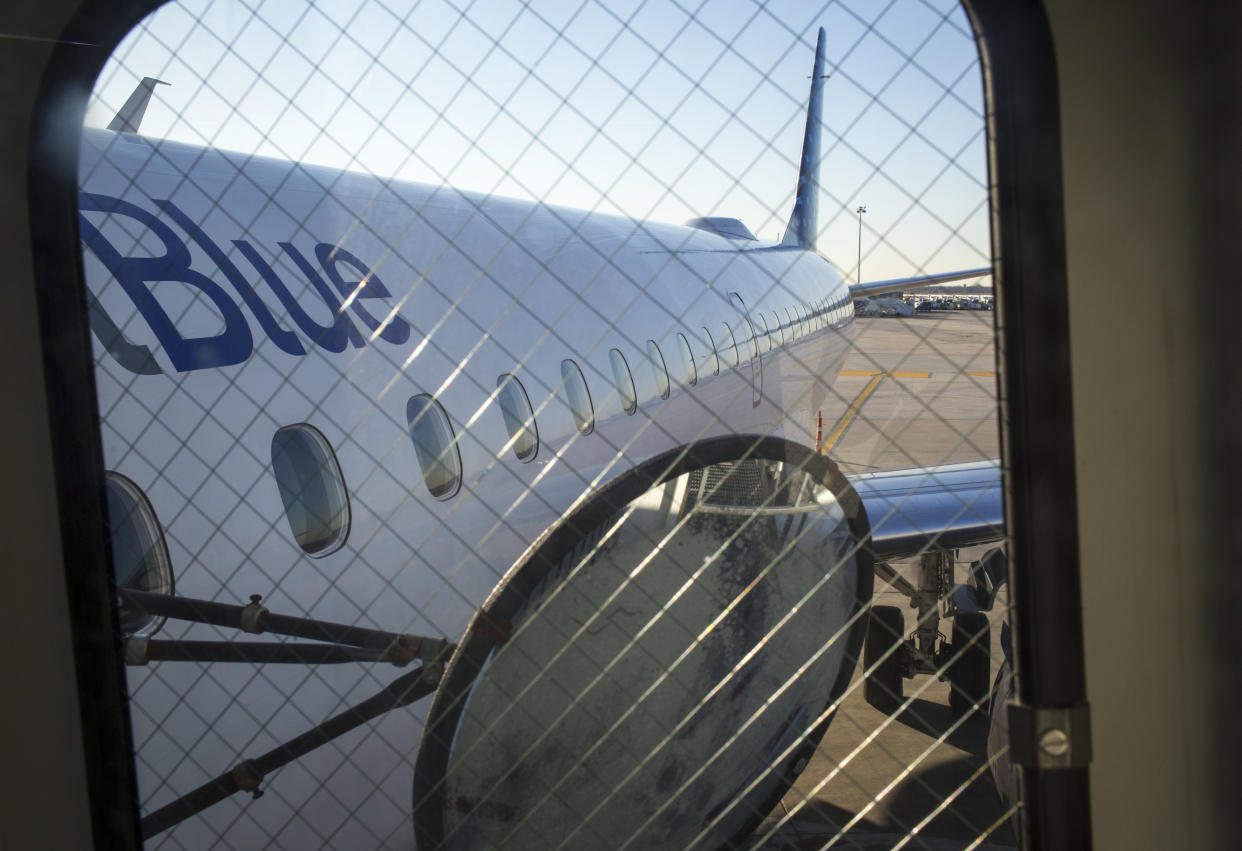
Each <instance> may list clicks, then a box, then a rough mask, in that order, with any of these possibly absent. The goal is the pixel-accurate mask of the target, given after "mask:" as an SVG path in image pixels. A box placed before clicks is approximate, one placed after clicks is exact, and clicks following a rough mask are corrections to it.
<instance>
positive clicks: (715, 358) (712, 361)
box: [703, 326, 720, 375]
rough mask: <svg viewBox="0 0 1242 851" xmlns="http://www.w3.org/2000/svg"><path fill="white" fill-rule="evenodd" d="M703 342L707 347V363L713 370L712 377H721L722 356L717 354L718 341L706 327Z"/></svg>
mask: <svg viewBox="0 0 1242 851" xmlns="http://www.w3.org/2000/svg"><path fill="white" fill-rule="evenodd" d="M703 342H704V343H705V344H706V345H707V363H708V364H709V365H710V366H711V368H712V375H720V355H719V354H718V353H717V352H716V341H715V340H713V339H712V332H711V331H708V330H707V328H706V326H704V328H703Z"/></svg>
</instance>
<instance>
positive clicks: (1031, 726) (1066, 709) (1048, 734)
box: [1008, 702, 1091, 769]
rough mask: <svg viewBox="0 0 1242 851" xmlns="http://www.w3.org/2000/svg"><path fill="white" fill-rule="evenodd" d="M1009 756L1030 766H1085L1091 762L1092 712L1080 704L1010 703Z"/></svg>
mask: <svg viewBox="0 0 1242 851" xmlns="http://www.w3.org/2000/svg"><path fill="white" fill-rule="evenodd" d="M1008 710H1009V757H1010V759H1011V760H1012V761H1013V762H1014V764H1016V765H1022V766H1026V767H1027V768H1037V769H1046V768H1085V767H1086V766H1087V765H1088V764H1089V763H1090V762H1091V713H1090V709H1089V707H1088V705H1087V704H1085V703H1084V704H1080V705H1078V706H1025V705H1023V704H1021V703H1016V702H1015V703H1010V704H1009V706H1008Z"/></svg>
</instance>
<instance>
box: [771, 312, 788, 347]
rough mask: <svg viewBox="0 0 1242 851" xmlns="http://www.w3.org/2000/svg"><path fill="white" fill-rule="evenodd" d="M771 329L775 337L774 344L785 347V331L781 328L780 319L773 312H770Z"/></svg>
mask: <svg viewBox="0 0 1242 851" xmlns="http://www.w3.org/2000/svg"><path fill="white" fill-rule="evenodd" d="M772 328H773V329H775V330H773V332H772V333H773V334H776V335H777V337H776V342H777V343H779V344H780V345H782V346H783V345H785V330H784V329H783V328H782V327H781V318H780V317H779V316H777V315H776V311H775V310H773V311H772Z"/></svg>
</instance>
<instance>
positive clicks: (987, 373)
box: [966, 372, 996, 378]
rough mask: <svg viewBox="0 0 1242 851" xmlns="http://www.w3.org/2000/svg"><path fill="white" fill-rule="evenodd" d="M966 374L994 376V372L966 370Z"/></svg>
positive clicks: (985, 376)
mask: <svg viewBox="0 0 1242 851" xmlns="http://www.w3.org/2000/svg"><path fill="white" fill-rule="evenodd" d="M966 374H967V375H981V376H983V377H984V378H995V377H996V373H995V372H968V373H966Z"/></svg>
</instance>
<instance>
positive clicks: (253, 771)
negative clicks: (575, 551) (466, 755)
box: [142, 665, 439, 839]
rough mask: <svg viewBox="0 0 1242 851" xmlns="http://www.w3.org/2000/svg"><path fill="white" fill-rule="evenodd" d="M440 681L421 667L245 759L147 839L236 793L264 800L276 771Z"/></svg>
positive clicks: (174, 806)
mask: <svg viewBox="0 0 1242 851" xmlns="http://www.w3.org/2000/svg"><path fill="white" fill-rule="evenodd" d="M438 682H439V666H436V665H429V666H427V667H425V668H422V667H420V668H419V669H418V670H415V671H410V672H409V673H408V674H403V675H402V676H400V677H397V679H395V680H393V681H392V682H391V683H389V684H388V686H387V687H385V688H384V689H383V690H382V691H380V692H379V693H378V694H376V695H374V696H373V697H369V698H367V699H366V700H364V701H362V703H359V704H358V705H357V706H354V707H351V708H349V709H346V710H345V711H344V712H341V713H340V714H338V715H334V716H333V717H331V718H329V719H328V720H327V721H324V722H323V723H322V724H320V725H318V726H317V727H313V728H311V729H310V730H307V731H306V732H305V733H303V734H302V735H300V736H298V737H297V738H294V739H291V740H290V741H288V742H286V743H285V744H283V745H278V746H277V747H275V748H273V749H272V750H270V751H268V752H267V753H265V754H263V755H262V756H259V757H256V758H254V759H248V760H243V761H242V762H240V763H238V764H237V765H236V766H234V767H233V768H231V769H229V770H228V771H226V772H225V773H224V774H221V775H220V776H219V777H217V778H215V779H214V780H210V781H208V782H207V783H204V784H203V785H202V786H199V787H198V788H197V789H195V790H194V791H192V792H190V793H189V794H186V795H183V796H182V797H180V798H178V799H177V800H175V801H173V802H172V803H170V804H167V805H166V806H163V807H161V808H160V809H158V810H156V811H155V812H153V813H151V814H150V815H148V816H147V817H146V818H144V819H143V820H142V838H143V839H150V838H151V837H152V836H155V835H156V834H158V833H162V832H163V831H165V830H168V828H170V827H172V826H173V825H175V824H178V823H179V822H182V821H185V820H186V819H187V818H189V817H190V816H193V815H195V814H196V813H200V812H202V811H203V810H205V809H207V808H208V807H210V806H212V805H214V804H217V803H219V802H220V801H223V800H224V799H225V798H227V797H229V796H230V795H232V794H233V793H234V792H240V791H247V792H250V793H252V794H253V796H254V797H256V798H257V797H259V796H260V795H262V794H263V792H262V791H261V790H260V789H259V785H260V784H261V783H262V782H263V778H264V777H265V776H267V775H268V774H270V773H271V772H273V771H275V770H276V769H278V768H281V767H283V766H285V765H287V764H289V763H290V762H293V760H295V759H297V758H298V757H301V756H304V755H306V754H308V753H310V752H311V751H313V750H314V749H315V748H318V747H320V746H321V745H325V744H327V743H328V742H330V741H332V740H333V739H335V738H338V737H339V736H342V735H344V734H345V733H348V732H349V731H350V730H353V729H354V728H355V727H358V726H361V725H362V724H365V723H366V722H368V721H370V720H372V719H373V718H376V717H378V716H380V715H383V714H384V713H385V712H388V711H389V710H392V709H397V708H398V707H401V706H405V705H407V704H410V703H413V702H414V701H416V700H418V699H419V698H422V697H425V696H427V695H428V694H431V693H432V692H433V691H435V690H436V686H437V685H438Z"/></svg>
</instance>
